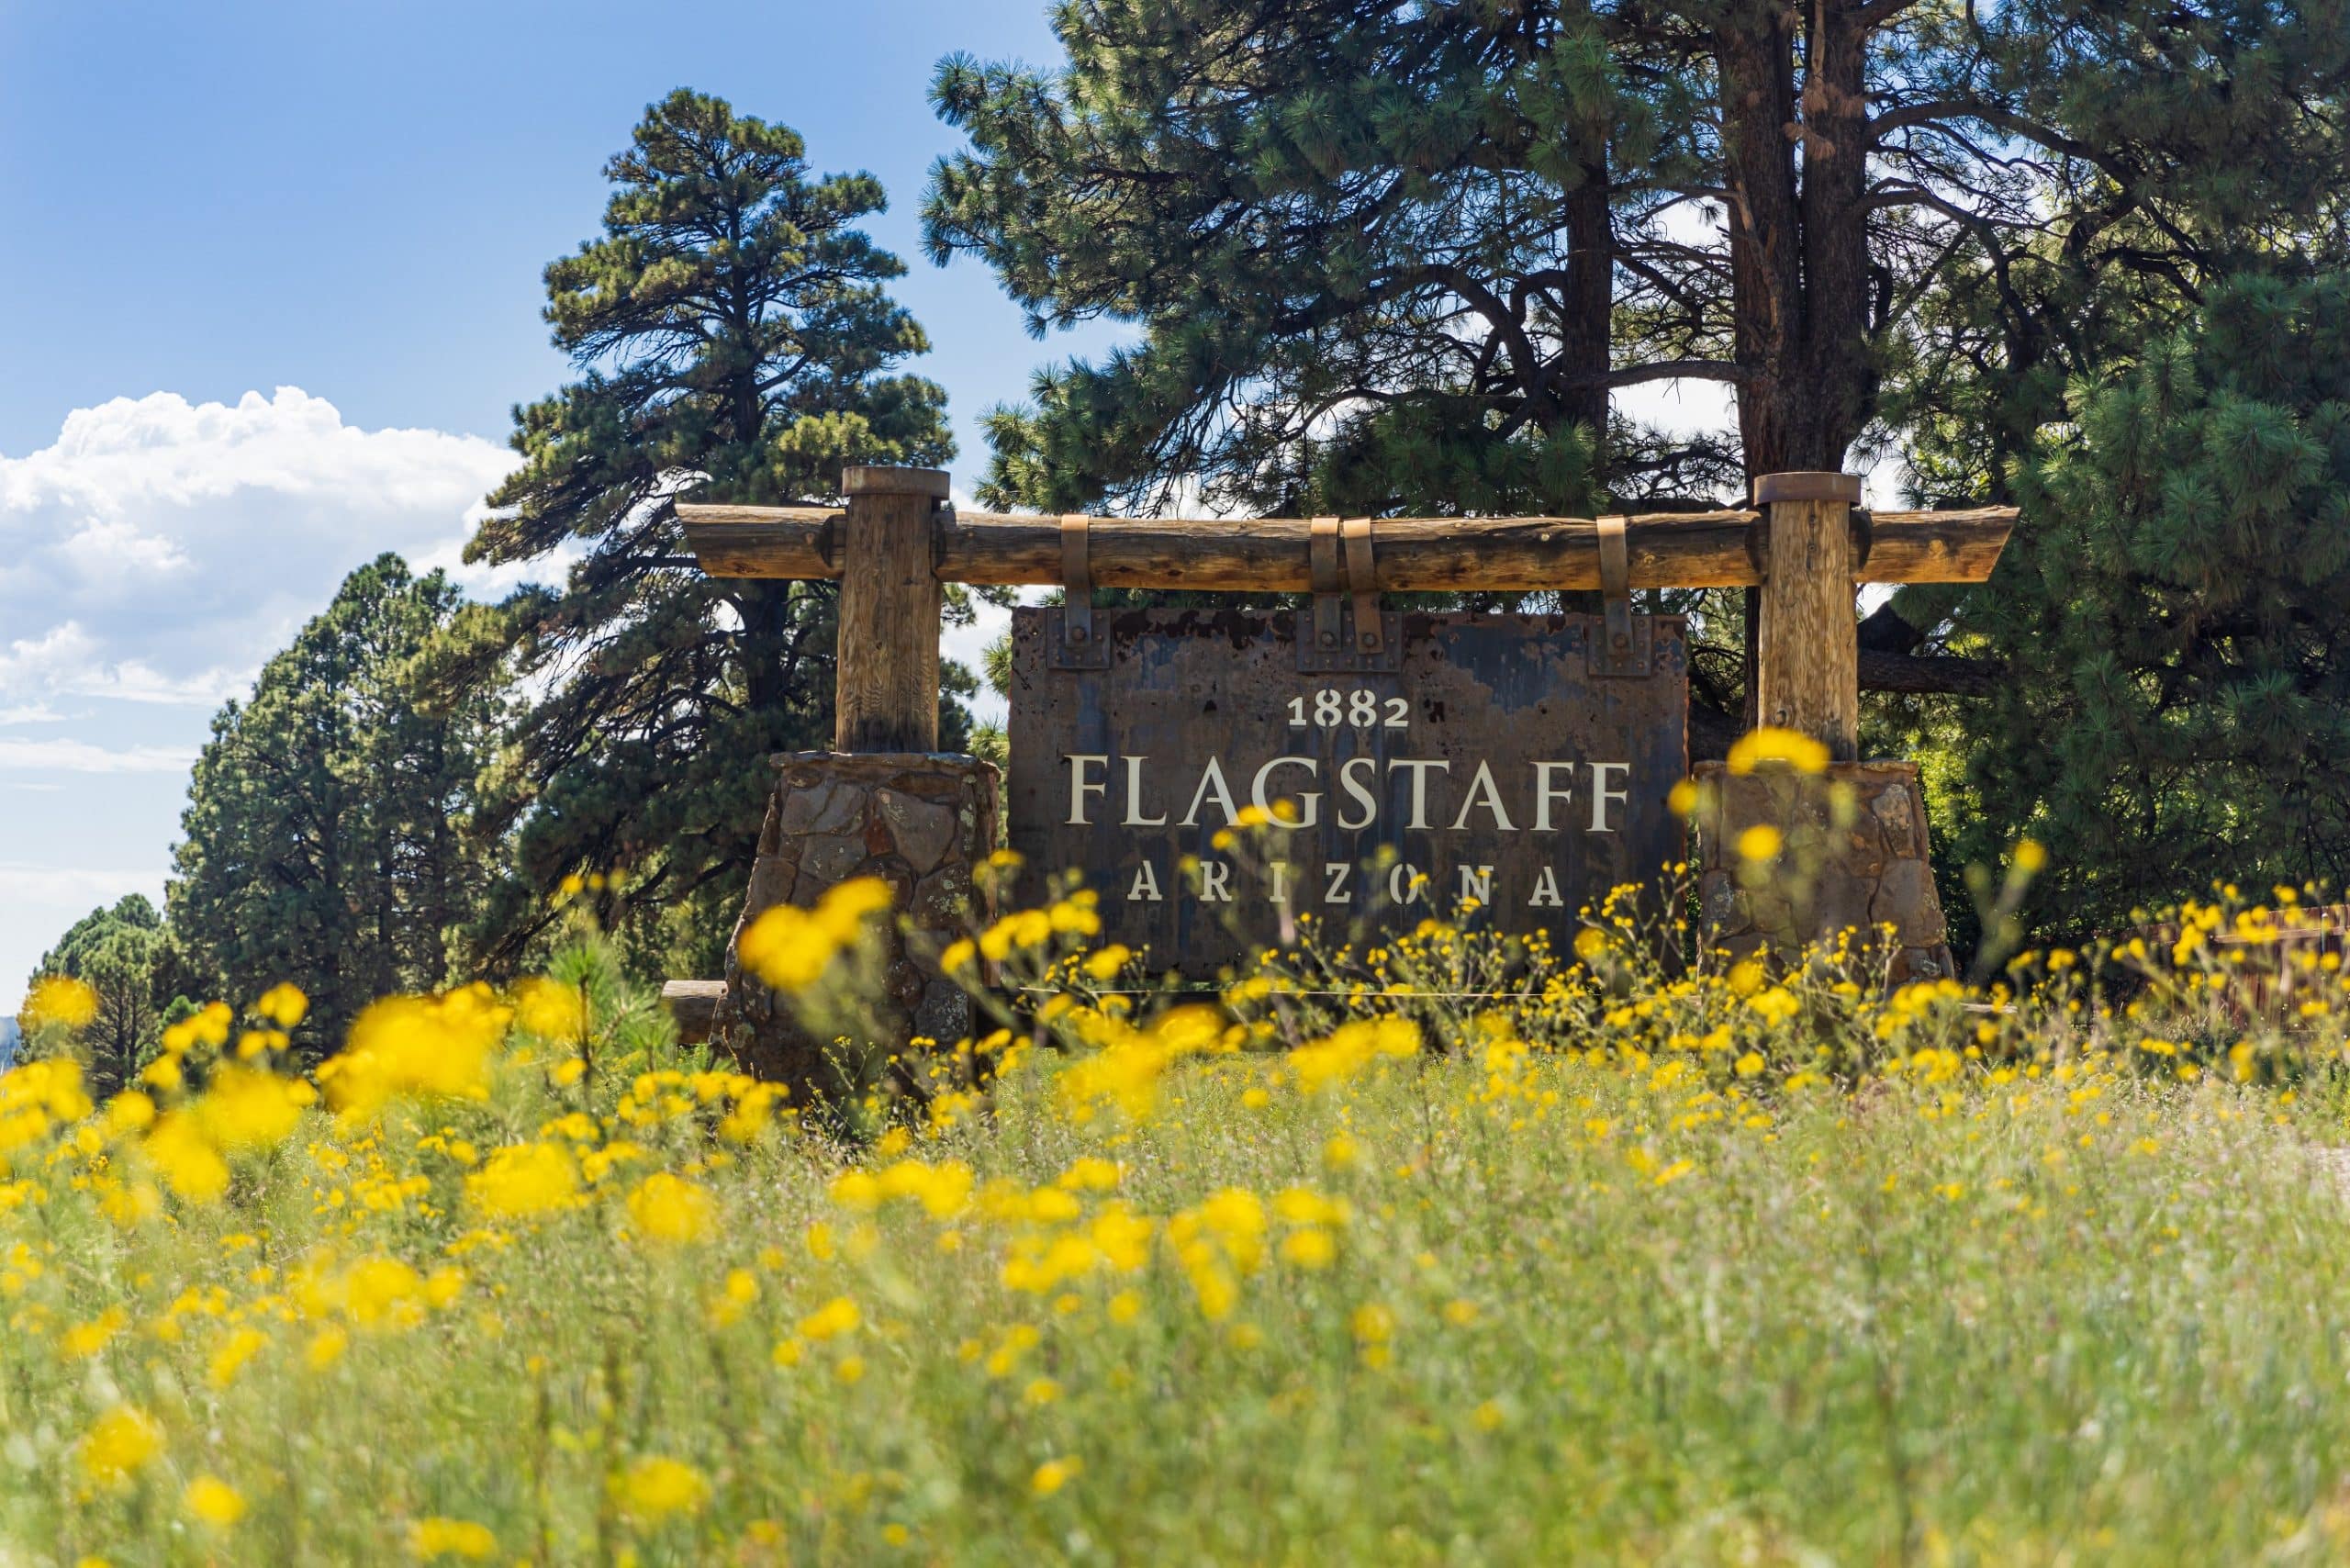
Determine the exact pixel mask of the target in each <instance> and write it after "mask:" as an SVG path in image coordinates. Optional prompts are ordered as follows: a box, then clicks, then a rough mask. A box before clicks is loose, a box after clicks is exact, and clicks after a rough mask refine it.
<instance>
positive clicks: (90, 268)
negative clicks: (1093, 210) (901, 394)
mask: <svg viewBox="0 0 2350 1568" xmlns="http://www.w3.org/2000/svg"><path fill="white" fill-rule="evenodd" d="M958 49H959V50H971V51H973V52H975V53H978V54H980V55H982V56H986V57H990V58H1002V57H1007V56H1016V57H1022V58H1025V59H1029V60H1032V61H1040V62H1041V61H1050V60H1054V59H1057V49H1056V48H1055V45H1054V43H1053V40H1052V37H1051V34H1050V32H1049V30H1048V29H1047V28H1046V24H1045V0H957V3H954V4H944V3H936V0H867V3H866V4H862V5H858V4H839V3H832V4H811V3H808V0H770V3H768V4H765V5H733V4H724V5H718V4H702V5H693V6H663V5H657V4H656V5H646V4H644V3H643V0H633V3H630V4H599V3H578V0H575V3H570V4H565V5H560V6H556V5H539V4H528V5H523V4H487V5H483V4H476V5H469V6H454V5H440V4H408V5H398V6H393V5H377V4H356V3H348V0H333V3H318V0H312V3H310V4H303V5H260V4H239V3H233V0H232V3H229V4H216V5H210V6H185V5H169V6H164V5H110V4H104V3H85V4H81V5H74V6H35V5H31V4H24V3H18V4H12V5H0V203H5V210H6V214H7V219H6V222H5V223H0V299H5V300H6V309H5V311H0V366H5V367H6V374H5V375H0V1006H11V1007H12V1005H13V1002H14V1000H15V998H16V996H17V993H18V989H19V987H20V985H21V982H22V980H23V978H24V977H25V975H26V974H27V972H28V970H29V969H30V968H31V966H32V965H33V964H34V962H35V961H36V960H37V959H38V958H39V954H40V952H41V951H42V950H43V949H44V948H45V947H46V946H48V945H49V943H50V940H51V939H52V938H53V937H54V936H55V935H57V934H58V933H59V932H61V931H62V929H63V928H64V927H65V926H66V925H67V924H70V923H71V922H72V921H73V919H74V918H76V917H77V916H78V915H80V914H81V913H84V912H86V911H87V910H88V909H89V908H90V907H91V906H92V905H93V904H95V903H97V902H110V901H111V900H112V899H114V898H116V897H118V896H120V894H122V893H123V892H126V891H129V890H143V891H145V892H147V893H148V894H149V895H150V896H153V897H158V898H160V895H161V892H162V882H163V877H164V872H165V869H166V868H167V867H168V865H169V854H170V846H171V845H172V843H173V840H174V839H175V838H176V837H177V834H178V816H179V811H180V806H181V803H182V801H183V799H184V797H185V789H186V775H187V764H188V762H189V760H190V759H191V758H192V757H193V756H194V754H195V752H196V748H197V747H198V746H199V745H201V744H202V742H203V740H204V738H205V736H206V734H207V731H208V724H209V721H210V718H211V715H212V713H213V711H215V709H216V708H217V707H218V702H219V700H221V698H223V697H224V696H228V695H232V694H235V693H238V692H240V691H241V690H242V689H245V687H246V686H247V685H248V684H249V683H250V681H251V678H252V673H253V671H254V670H255V669H256V668H257V667H258V666H259V665H260V664H261V662H262V661H263V659H264V658H266V657H267V656H268V655H269V654H270V653H271V652H273V651H274V649H276V648H277V647H279V646H281V645H283V644H284V643H285V641H286V639H287V638H288V637H289V636H290V635H291V633H293V631H294V630H295V629H296V628H297V626H298V625H299V624H300V623H301V622H302V621H303V620H304V619H305V618H306V617H308V615H310V614H312V613H315V612H316V611H317V610H319V608H320V607H321V606H322V605H323V604H324V603H325V602H326V600H327V599H328V598H329V597H330V595H331V594H332V592H333V589H334V587H335V585H336V583H337V582H339V581H340V580H341V577H342V576H343V575H344V573H346V572H347V571H349V570H350V569H351V568H352V567H353V566H357V565H359V564H360V563H362V562H363V561H365V560H367V559H369V558H371V557H372V556H373V555H375V554H376V553H378V552H379V551H382V550H385V549H394V550H398V551H400V552H401V553H403V554H407V555H408V557H409V559H410V560H411V561H415V562H418V563H420V564H426V565H449V564H453V562H454V560H455V556H456V553H457V551H458V550H459V549H460V548H461V547H462V544H463V542H464V536H465V533H466V532H467V528H468V523H469V518H470V516H473V515H477V502H478V500H479V498H480V496H481V494H482V492H483V491H484V490H485V489H486V488H487V486H488V485H490V484H492V483H494V482H495V481H496V479H497V478H498V476H499V475H500V474H501V473H502V472H503V469H504V465H506V463H507V462H508V457H507V454H506V452H505V446H504V442H505V437H506V432H507V430H508V426H509V409H510V408H511V406H512V405H513V404H514V403H515V402H517V401H518V400H521V399H525V398H535V397H538V396H540V395H543V393H545V392H546V391H548V390H550V389H551V388H552V387H554V386H555V385H556V384H557V383H558V382H559V381H560V380H561V379H562V377H563V375H564V366H563V364H562V363H561V362H560V360H559V359H558V357H557V356H556V355H555V353H554V351H553V350H552V349H550V348H549V347H548V345H547V342H546V333H545V329H544V327H543V324H542V322H541V321H540V319H539V315H538V308H539V303H540V299H541V288H540V283H539V273H540V269H541V268H542V267H543V265H544V264H545V263H547V262H548V261H549V260H550V259H552V258H553V257H554V256H556V255H558V254H560V253H562V252H565V251H567V250H569V249H570V248H572V247H573V246H574V245H576V243H577V242H578V241H580V240H582V239H584V238H586V237H587V236H588V234H589V233H591V232H592V231H593V230H594V228H595V225H596V222H597V219H598V217H599V213H600V212H601V209H602V204H603V196H604V187H603V183H602V181H601V179H600V177H599V169H600V167H601V165H602V163H603V161H604V159H605V158H606V157H607V156H609V155H610V153H611V152H613V151H616V150H618V149H619V148H620V147H621V146H622V145H623V144H624V143H625V141H626V140H627V136H628V132H629V129H630V127H631V126H632V124H633V123H634V122H635V120H636V118H637V117H638V115H639V114H640V113H641V111H642V110H643V106H645V105H646V104H647V103H649V102H651V101H652V100H654V99H655V98H657V97H659V96H661V95H663V94H665V93H666V92H667V91H669V90H670V89H671V88H673V87H676V86H679V85H690V86H694V87H697V88H700V89H702V90H704V91H708V92H713V93H717V94H720V95H724V96H726V97H728V98H730V99H732V100H733V103H734V104H735V106H737V108H739V109H741V110H744V112H748V113H755V114H758V115H761V116H763V117H765V118H770V119H778V120H781V121H783V122H784V123H786V124H789V125H790V126H792V127H794V128H795V129H798V130H800V133H801V134H802V135H803V136H804V137H805V138H806V140H807V142H808V147H809V153H810V158H811V162H813V163H814V164H815V166H816V167H817V168H819V169H822V170H833V169H842V168H862V169H867V170H869V171H871V172H872V173H873V174H877V175H878V176H879V177H880V178H881V180H882V181H883V183H884V185H886V186H887V188H888V189H889V191H890V196H891V200H892V207H891V210H890V212H889V213H888V214H886V215H885V216H883V217H882V218H878V219H877V220H876V221H875V222H874V223H873V225H872V229H873V230H874V232H875V234H876V236H877V237H878V239H879V240H880V241H882V242H884V243H885V244H888V245H890V247H891V248H893V249H895V250H896V251H898V252H900V254H901V255H902V256H903V257H904V258H905V259H906V260H907V261H908V263H910V264H911V265H912V275H911V276H909V277H908V278H907V279H905V280H904V283H903V285H902V286H901V289H900V291H899V292H900V297H901V298H902V299H903V300H904V301H905V302H906V304H907V305H908V306H909V307H911V308H912V310H913V311H914V313H915V314H916V316H917V317H918V318H919V319H921V320H922V321H923V323H924V324H925V325H926V326H927V327H928V329H929V330H930V333H931V336H932V338H933V340H934V343H935V351H934V353H933V354H932V355H931V356H930V358H929V359H928V361H927V362H925V363H924V364H923V365H922V366H921V368H922V369H923V370H924V371H925V372H926V373H927V374H929V375H933V376H934V377H936V378H937V379H938V380H940V381H941V382H943V383H944V384H945V385H946V387H947V389H948V391H949V394H950V396H951V399H952V401H951V407H952V409H953V412H954V415H955V418H956V423H957V431H958V434H959V436H960V438H961V445H962V455H961V457H960V458H959V459H958V461H957V479H958V481H959V482H962V483H966V484H967V483H968V479H969V478H970V477H971V476H974V475H976V473H977V472H978V470H979V465H980V464H981V462H982V461H983V458H984V444H983V443H982V442H981V441H980V440H979V434H978V430H977V419H978V417H979V414H980V413H981V412H982V411H983V410H984V409H986V408H987V407H988V406H989V405H990V404H992V403H995V402H997V401H1000V400H1003V399H1006V398H1018V397H1019V396H1021V394H1022V392H1023V391H1024V387H1025V386H1026V382H1027V377H1028V375H1029V374H1030V372H1031V371H1032V370H1033V369H1034V368H1035V366H1036V365H1037V364H1039V363H1041V362H1042V361H1044V360H1046V359H1047V358H1051V357H1057V356H1061V355H1066V354H1068V353H1073V352H1090V351H1091V350H1093V349H1096V348H1098V347H1099V346H1101V345H1102V343H1104V342H1108V341H1110V338H1109V330H1108V329H1104V330H1101V331H1096V332H1092V333H1089V334H1083V335H1080V336H1076V337H1064V338H1059V339H1057V340H1055V341H1053V342H1048V343H1038V342H1035V341H1034V340H1032V339H1030V338H1028V337H1027V336H1026V334H1025V333H1024V330H1023V329H1022V325H1021V321H1020V317H1019V313H1018V311H1017V310H1016V309H1014V308H1013V306H1012V305H1011V304H1010V303H1009V302H1008V301H1007V300H1005V299H1004V298H1003V297H1002V295H1001V293H1000V292H999V291H998V290H997V288H996V286H995V284H994V280H993V278H992V277H991V276H990V274H988V273H987V272H986V271H985V270H984V269H983V268H981V267H979V266H978V265H977V264H975V263H968V262H965V263H957V264H955V265H953V266H950V267H947V268H944V269H942V268H935V267H933V266H931V265H930V264H929V263H926V262H924V261H923V260H921V259H920V257H919V254H918V252H917V246H916V243H915V240H916V235H917V228H918V225H917V214H918V210H919V207H920V202H921V196H922V188H923V178H924V174H925V171H926V169H927V168H928V166H929V164H930V162H931V161H932V160H933V159H934V158H935V157H937V156H938V155H939V154H940V153H942V152H946V151H949V150H951V149H952V148H953V147H954V146H955V145H956V142H957V139H956V138H955V136H954V135H953V134H952V133H951V132H950V131H949V130H948V129H946V127H944V126H942V125H941V124H939V123H938V121H937V120H936V119H935V118H934V117H933V115H932V114H931V111H930V108H929V106H928V103H927V101H926V90H927V88H928V84H929V82H930V79H931V75H932V73H933V69H934V65H935V63H936V62H937V60H938V58H939V57H940V56H941V55H943V54H945V53H947V52H949V51H951V50H958ZM467 580H468V585H469V586H470V587H472V588H475V590H476V591H478V592H484V593H488V592H495V591H497V590H498V588H500V587H502V586H503V585H502V584H501V583H500V582H498V581H496V580H489V579H486V578H481V577H470V578H468V579H467Z"/></svg>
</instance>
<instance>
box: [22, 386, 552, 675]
mask: <svg viewBox="0 0 2350 1568" xmlns="http://www.w3.org/2000/svg"><path fill="white" fill-rule="evenodd" d="M513 464H514V457H513V455H512V454H510V453H509V452H507V451H506V450H505V449H504V448H502V447H500V446H498V445H497V444H495V443H494V442H487V441H484V440H482V439H480V438H479V437H477V436H468V435H452V434H448V433H446V432H443V431H429V430H372V431H371V430H363V429H360V428H358V427H356V426H353V425H348V424H345V423H344V422H343V420H342V416H341V412H340V411H338V410H337V409H336V408H335V406H334V405H333V404H332V403H330V402H328V401H327V400H326V399H324V398H316V397H312V396H311V395H310V394H308V393H307V392H305V391H303V390H301V389H300V388H299V387H294V386H281V387H279V388H277V390H276V391H275V393H274V395H272V396H270V397H267V398H264V397H263V396H262V395H261V394H260V393H258V392H248V393H246V394H245V395H244V396H243V397H242V398H239V399H238V400H237V401H236V402H235V403H234V404H225V403H190V402H189V401H188V400H187V399H186V398H182V397H180V396H178V395H177V394H175V393H170V392H157V393H152V394H151V395H149V396H147V397H144V398H115V399H114V400H113V401H111V402H108V403H103V404H100V405H99V406H98V407H96V408H94V409H76V410H74V411H73V413H71V414H69V415H67V416H66V419H65V421H64V424H63V425H62V428H61V429H60V430H59V431H58V436H57V439H56V440H55V441H54V442H51V443H50V445H48V446H46V447H43V448H41V449H40V450H39V451H37V452H34V453H31V454H28V455H26V456H23V457H0V563H5V564H0V625H6V626H7V627H8V628H9V629H10V631H11V632H12V633H16V635H15V638H14V640H13V641H12V642H11V643H10V644H8V646H7V648H6V652H5V653H0V705H22V704H25V703H28V702H36V701H39V700H41V699H42V698H44V697H48V696H55V695H73V696H77V697H95V698H106V699H112V700H118V701H126V702H139V703H166V704H183V703H184V704H187V705H190V706H193V707H198V708H209V707H212V706H214V705H215V704H217V703H218V701H219V700H221V699H222V698H223V697H224V696H227V695H229V694H231V693H233V692H234V691H235V690H237V689H239V688H241V686H243V685H244V684H245V683H246V682H247V681H250V680H251V679H252V674H253V672H254V670H255V669H257V668H258V667H259V666H260V664H261V662H262V661H263V659H265V658H266V657H268V655H270V654H271V653H273V652H274V651H275V650H276V649H277V648H279V647H281V646H283V645H284V644H285V642H286V640H287V639H288V638H289V637H290V636H291V635H292V633H294V631H295V630H296V628H297V627H298V626H299V625H300V624H301V623H302V622H303V621H305V620H306V619H308V617H309V616H311V615H314V614H316V613H317V612H318V611H319V610H320V609H321V608H323V607H324V605H325V604H326V602H327V600H328V599H330V597H331V596H332V594H333V592H334V589H335V587H336V585H337V584H338V583H340V582H341V579H342V577H344V576H345V575H347V574H348V573H349V572H351V571H352V570H353V568H355V567H357V566H361V565H364V563H365V562H367V561H368V560H370V559H372V558H373V557H375V555H376V554H380V553H381V552H383V551H386V550H391V551H397V552H398V553H400V554H403V555H406V556H408V558H409V559H410V560H411V561H423V560H425V559H426V558H430V559H431V560H432V561H433V562H434V563H436V564H448V565H452V566H453V565H455V564H456V557H457V555H458V554H459V552H460V551H461V550H462V548H463V546H464V540H465V539H466V537H467V536H468V535H469V534H470V533H471V532H472V528H473V524H474V522H475V521H476V520H478V519H479V518H480V516H481V515H482V512H483V508H482V497H483V495H484V494H485V493H486V492H487V491H488V490H489V488H490V487H492V486H494V485H496V484H497V483H498V480H499V479H500V478H502V477H503V476H505V475H506V474H507V473H508V472H509V470H510V469H511V468H512V466H513ZM509 576H510V574H509ZM500 586H503V585H500Z"/></svg>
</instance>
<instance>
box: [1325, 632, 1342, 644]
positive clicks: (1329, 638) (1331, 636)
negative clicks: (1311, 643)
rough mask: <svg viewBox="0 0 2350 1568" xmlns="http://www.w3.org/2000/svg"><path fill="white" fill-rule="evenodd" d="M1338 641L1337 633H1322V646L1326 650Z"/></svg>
mask: <svg viewBox="0 0 2350 1568" xmlns="http://www.w3.org/2000/svg"><path fill="white" fill-rule="evenodd" d="M1337 640H1338V634H1337V633H1336V632H1325V633H1322V645H1323V646H1324V647H1328V646H1330V644H1333V643H1336V642H1337Z"/></svg>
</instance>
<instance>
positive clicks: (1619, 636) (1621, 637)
mask: <svg viewBox="0 0 2350 1568" xmlns="http://www.w3.org/2000/svg"><path fill="white" fill-rule="evenodd" d="M1631 641H1632V638H1631V634H1630V633H1626V632H1618V633H1616V645H1617V647H1619V648H1621V647H1625V646H1628V645H1629V644H1630V643H1631Z"/></svg>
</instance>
